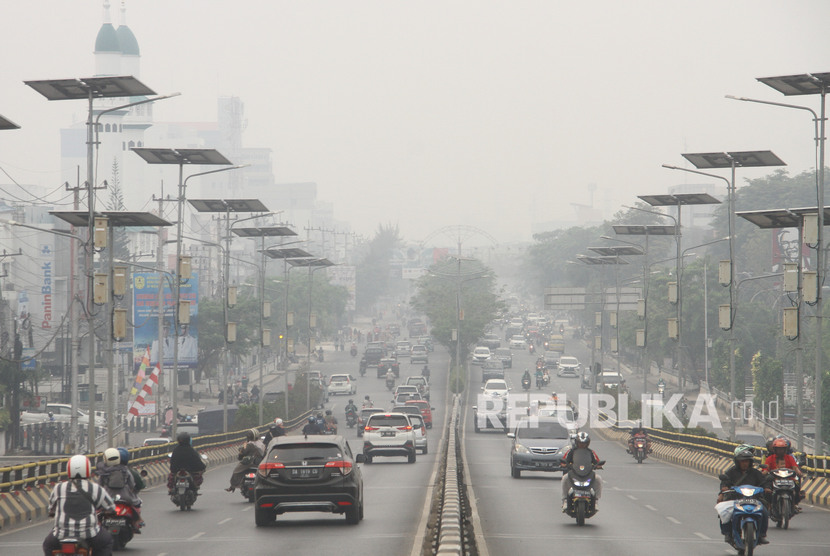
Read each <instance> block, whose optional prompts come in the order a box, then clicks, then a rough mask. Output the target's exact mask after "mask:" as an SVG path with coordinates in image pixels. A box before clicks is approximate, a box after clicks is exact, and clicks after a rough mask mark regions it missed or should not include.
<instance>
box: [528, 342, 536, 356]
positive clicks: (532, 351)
mask: <svg viewBox="0 0 830 556" xmlns="http://www.w3.org/2000/svg"><path fill="white" fill-rule="evenodd" d="M527 350H528V351H529V352H530V354H531V355H533V354H534V353H536V348H535V347H533V344H530V345H529V346H527Z"/></svg>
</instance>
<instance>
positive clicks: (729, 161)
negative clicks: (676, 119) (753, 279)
mask: <svg viewBox="0 0 830 556" xmlns="http://www.w3.org/2000/svg"><path fill="white" fill-rule="evenodd" d="M682 156H683V158H685V159H686V160H688V161H689V162H691V163H692V164H693V165H694V166H695V167H696V168H698V169H697V170H692V169H691V168H680V167H678V166H671V165H668V164H663V165H662V166H663V168H667V169H669V170H680V171H681V172H689V173H692V174H698V175H701V176H708V177H710V178H716V179H721V180H724V181H725V182H726V185H727V191H728V207H727V210H728V211H729V213H728V215H727V216H728V221H729V303H730V307H731V306H732V304H733V303H735V302H736V299H735V298H736V295H737V292H736V288H735V276H736V275H737V271H736V269H735V188H736V184H735V169H736V168H737V167H739V166H740V167H744V168H760V167H767V166H784V165H785V164H784V161H782V160H781V159H780V158H778V157H777V156H776V155H775V154H774V153H773V152H772V151H730V152H714V153H684V154H682ZM701 168H703V169H712V168H730V169H731V171H732V176H731V179H726V178H724V177H723V176H719V175H717V174H710V173H707V172H701V171H700V169H701ZM730 315H731V316H730V323H729V328H728V329H726V330H729V331H730V338H729V341H730V346H731V347H732V349H733V350H734V343H735V331H734V326H733V325H734V323H735V310H734V308H731V309H730ZM732 359H734V355H733V356H732ZM729 382H730V388H729V390H730V391H729V395H730V396H731V398H732V400H733V401H734V400H735V399H736V396H737V393H736V390H735V371H734V365H733V366H732V367H731V371H730V377H729ZM730 423H731V426H732V436H733V437H734V435H735V421H734V419H732V420H730Z"/></svg>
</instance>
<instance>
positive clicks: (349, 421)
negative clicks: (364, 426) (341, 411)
mask: <svg viewBox="0 0 830 556" xmlns="http://www.w3.org/2000/svg"><path fill="white" fill-rule="evenodd" d="M355 425H357V413H355V412H354V411H349V412H348V413H346V426H347V427H349V428H350V429H353V428H354V427H355Z"/></svg>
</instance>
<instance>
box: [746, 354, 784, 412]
mask: <svg viewBox="0 0 830 556" xmlns="http://www.w3.org/2000/svg"><path fill="white" fill-rule="evenodd" d="M751 368H752V388H753V391H754V393H755V397H754V399H753V403H754V405H756V406H761V407H766V404H767V403H769V402H772V401H781V400H783V399H784V365H782V364H781V361H778V360H777V359H773V358H772V357H769V356H768V355H763V354H762V353H761V352H760V351H759V352H757V353H756V354H755V355H753V356H752V365H751Z"/></svg>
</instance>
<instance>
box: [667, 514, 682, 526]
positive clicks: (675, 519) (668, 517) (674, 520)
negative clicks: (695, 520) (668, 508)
mask: <svg viewBox="0 0 830 556" xmlns="http://www.w3.org/2000/svg"><path fill="white" fill-rule="evenodd" d="M666 519H668V520H669V521H671V522H672V523H674V524H675V525H680V520H678V519H677V518H674V517H672V516H670V515H667V516H666Z"/></svg>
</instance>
